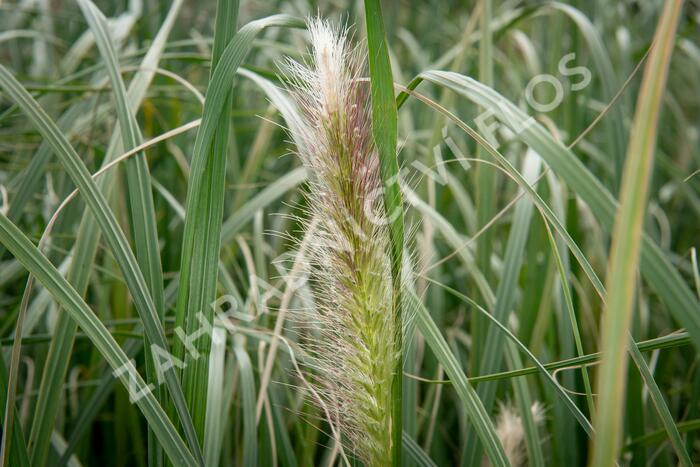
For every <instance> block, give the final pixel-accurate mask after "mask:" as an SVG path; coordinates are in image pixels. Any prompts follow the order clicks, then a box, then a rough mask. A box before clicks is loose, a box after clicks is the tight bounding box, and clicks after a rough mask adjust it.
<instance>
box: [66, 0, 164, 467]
mask: <svg viewBox="0 0 700 467" xmlns="http://www.w3.org/2000/svg"><path fill="white" fill-rule="evenodd" d="M78 5H79V6H80V8H81V9H82V11H83V15H84V16H85V18H86V19H87V21H88V25H89V26H90V29H91V30H92V31H93V34H94V36H95V40H96V42H97V47H98V49H99V51H100V54H101V55H102V58H103V60H104V62H105V67H106V68H107V74H108V75H109V80H110V82H111V84H112V90H113V92H114V98H115V101H116V107H117V120H118V122H119V127H120V130H121V135H122V147H123V149H124V150H125V151H128V150H131V149H133V148H135V147H136V146H138V145H139V144H140V143H141V135H140V130H139V128H138V123H137V122H136V118H135V117H134V115H133V114H132V113H131V109H130V108H129V99H128V95H127V92H126V86H125V85H124V81H123V80H122V77H121V73H120V71H119V59H118V58H117V53H116V51H115V50H114V46H113V41H112V38H111V37H110V35H109V32H108V30H107V24H106V19H105V17H104V15H102V13H101V12H100V11H99V9H98V8H97V7H96V6H95V5H94V4H93V3H92V2H91V1H90V0H78ZM124 164H125V166H126V181H127V186H128V193H129V208H130V211H129V212H130V214H131V219H130V221H131V222H130V225H131V232H132V236H133V239H134V243H135V246H136V259H137V261H138V263H139V266H140V267H141V271H142V273H143V275H144V278H145V280H146V283H147V284H148V288H149V292H150V294H151V297H152V298H153V304H154V305H155V308H156V312H157V313H158V317H159V318H160V322H161V323H162V322H163V319H164V318H165V309H164V297H163V270H162V266H161V261H160V251H159V246H158V232H157V229H156V214H155V208H154V206H153V193H152V192H151V183H150V173H149V170H148V163H147V162H146V156H145V154H144V153H140V154H137V155H136V156H135V157H130V158H129V159H127V160H126V161H125V163H124ZM145 352H146V374H147V378H146V380H147V381H148V382H149V383H156V382H157V379H158V377H157V374H156V370H155V368H154V367H153V356H152V354H151V352H150V345H149V342H148V341H146V342H145ZM155 393H156V398H157V399H158V400H159V402H161V403H162V402H163V401H164V399H165V398H164V392H163V391H162V389H161V388H160V387H158V389H157V390H156V392H155ZM148 441H149V443H148V459H149V465H151V466H158V465H161V464H162V452H161V450H160V447H159V446H157V445H155V444H156V443H155V441H156V440H155V437H154V435H153V433H152V430H150V428H149V430H148Z"/></svg>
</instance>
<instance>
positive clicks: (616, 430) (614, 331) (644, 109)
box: [592, 0, 697, 466]
mask: <svg viewBox="0 0 700 467" xmlns="http://www.w3.org/2000/svg"><path fill="white" fill-rule="evenodd" d="M682 4H683V2H682V1H681V0H673V1H669V2H666V4H665V7H664V9H663V13H662V14H661V18H660V19H659V24H658V27H657V30H656V35H655V47H654V49H653V50H652V52H651V55H650V57H649V60H648V62H647V64H646V67H645V71H644V78H643V80H642V85H641V88H640V91H639V96H638V100H637V107H636V110H635V117H634V121H633V124H632V130H631V132H630V144H629V151H628V155H627V159H626V161H625V167H624V172H623V176H622V187H621V190H620V204H619V206H618V208H617V212H616V220H615V225H614V228H613V232H612V245H611V247H610V260H609V262H608V271H607V277H606V282H607V290H608V291H609V294H608V300H607V304H606V307H605V312H604V314H603V317H602V320H601V328H602V338H601V353H602V355H603V357H602V360H601V365H600V370H599V373H598V384H597V389H598V391H597V392H598V399H599V403H598V412H597V413H596V418H595V424H596V436H595V439H594V442H593V454H592V462H593V464H594V465H599V466H608V465H609V466H612V465H614V464H615V463H616V462H617V457H618V450H619V448H620V442H621V431H622V409H623V407H624V401H625V394H624V391H625V380H626V378H625V376H626V367H627V355H626V349H627V342H628V340H627V334H628V331H629V326H630V320H631V316H632V310H633V307H634V301H635V288H636V279H637V277H636V276H637V267H638V265H639V252H640V249H641V242H642V231H643V225H644V219H645V213H646V202H647V193H648V190H649V178H650V175H651V169H652V167H653V161H654V152H655V149H656V134H657V130H658V118H659V111H660V109H661V102H662V97H663V94H664V89H665V87H666V79H667V76H668V67H669V63H670V61H671V55H672V51H673V46H674V43H675V31H676V25H677V23H678V17H679V15H680V12H681V7H682ZM684 311H688V312H690V311H691V309H688V310H684ZM696 316H697V315H696ZM691 335H692V330H691ZM635 355H636V354H635ZM684 460H685V461H686V462H688V465H689V464H690V459H689V458H687V457H686V458H685V459H684Z"/></svg>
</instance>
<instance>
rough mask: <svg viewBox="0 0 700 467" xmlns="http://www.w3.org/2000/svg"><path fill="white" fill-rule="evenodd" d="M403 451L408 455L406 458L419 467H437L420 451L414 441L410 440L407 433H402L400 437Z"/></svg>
mask: <svg viewBox="0 0 700 467" xmlns="http://www.w3.org/2000/svg"><path fill="white" fill-rule="evenodd" d="M402 442H403V450H404V452H405V453H406V454H407V455H408V456H407V457H408V458H409V459H411V460H412V461H413V462H415V465H417V466H419V467H437V464H435V462H433V460H432V459H431V458H430V457H429V456H428V454H427V453H426V452H425V451H424V450H423V449H421V447H420V446H419V445H418V443H416V441H415V440H414V439H413V438H411V437H410V436H409V435H408V433H406V432H405V431H404V432H403V436H402Z"/></svg>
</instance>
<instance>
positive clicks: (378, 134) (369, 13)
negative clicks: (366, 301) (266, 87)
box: [365, 0, 404, 467]
mask: <svg viewBox="0 0 700 467" xmlns="http://www.w3.org/2000/svg"><path fill="white" fill-rule="evenodd" d="M365 24H366V26H367V49H368V53H369V75H370V87H371V96H372V135H373V137H374V144H375V145H376V147H377V151H378V153H379V168H380V174H381V178H382V182H383V186H382V195H383V197H384V208H385V209H386V213H387V218H388V221H389V234H390V239H391V276H392V281H393V292H394V293H393V301H394V303H393V306H392V309H393V314H394V326H395V327H396V329H398V330H399V331H398V332H397V333H396V336H395V339H396V345H395V351H396V355H397V363H396V369H395V370H394V378H393V380H392V382H391V397H392V401H391V404H392V409H391V425H392V433H391V439H392V454H391V458H392V465H393V466H394V467H399V466H400V465H401V433H402V429H401V427H402V426H403V424H402V417H401V411H402V402H401V397H402V390H401V389H402V382H403V371H402V370H403V352H402V331H401V330H402V329H403V325H402V322H403V320H402V312H401V304H402V300H401V267H402V264H403V261H402V259H401V257H402V255H403V248H404V225H403V202H402V200H401V188H400V187H399V179H398V178H399V163H398V159H397V154H396V144H397V138H398V123H397V120H398V115H397V108H396V99H395V98H394V79H393V77H392V74H391V62H390V60H389V45H388V42H387V37H386V33H385V31H384V20H383V18H382V8H381V5H380V2H379V0H365Z"/></svg>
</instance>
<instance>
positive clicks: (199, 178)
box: [175, 2, 303, 439]
mask: <svg viewBox="0 0 700 467" xmlns="http://www.w3.org/2000/svg"><path fill="white" fill-rule="evenodd" d="M232 6H233V3H231V4H229V3H228V2H223V3H221V4H220V11H219V14H221V15H224V18H226V21H229V20H230V14H231V10H229V8H230V7H232ZM227 15H228V16H227ZM226 21H224V20H223V19H222V21H221V25H220V28H217V35H218V36H220V37H221V39H218V40H219V41H220V40H224V39H226V36H221V34H226V35H228V33H229V32H230V31H228V32H227V29H226V28H227V27H229V26H230V25H229V26H227V25H226V24H225V23H226ZM218 24H219V23H218V22H217V25H218ZM302 25H303V23H302V22H300V21H299V20H297V19H295V18H292V17H290V16H286V15H276V16H270V17H267V18H263V19H259V20H255V21H252V22H250V23H248V24H246V25H245V26H243V27H242V28H241V29H240V30H239V31H238V32H237V33H236V34H235V36H233V38H232V39H231V40H230V42H229V41H228V40H224V44H228V45H227V46H226V48H225V49H224V50H223V52H221V57H220V58H219V60H218V64H216V66H215V67H214V68H213V74H212V77H211V80H210V83H209V86H208V88H207V95H206V99H205V103H204V110H203V115H202V123H201V125H200V127H199V130H198V132H197V137H196V139H195V143H194V150H193V154H192V167H191V172H190V178H189V182H188V186H187V201H186V209H185V213H186V214H185V216H186V217H185V230H184V237H183V244H182V259H181V265H180V289H179V293H178V300H177V311H176V313H177V315H176V326H180V327H182V328H183V329H184V330H185V333H186V334H187V335H191V334H192V333H193V332H195V331H196V329H197V328H198V327H199V326H200V324H199V321H198V320H197V313H199V312H201V313H202V315H203V316H204V318H205V319H207V320H208V321H209V322H212V317H213V309H212V307H211V306H210V304H211V303H212V302H213V301H214V298H215V296H214V295H215V291H216V280H217V276H218V259H219V246H220V243H219V242H220V236H221V230H222V226H221V224H222V216H223V196H224V185H223V183H224V174H225V167H226V157H227V151H226V145H227V143H228V136H227V135H228V132H227V131H228V130H227V129H228V125H229V119H228V118H226V117H227V115H228V109H229V107H230V105H229V103H230V100H229V96H230V94H231V88H232V83H233V78H234V76H235V74H236V70H237V69H238V67H239V66H240V64H241V63H242V62H243V60H244V58H245V57H246V55H247V54H248V52H249V51H250V48H251V47H252V44H253V39H254V38H255V37H256V35H257V34H258V33H259V32H260V31H262V30H263V29H264V28H266V27H270V26H279V27H301V26H302ZM216 40H217V39H215V41H216ZM222 46H223V44H222ZM218 50H219V49H217V51H218ZM224 123H225V124H226V130H224V128H223V126H222V125H223V124H224ZM217 135H218V136H217ZM195 345H196V347H197V351H198V353H199V355H200V358H198V359H196V360H193V361H189V360H187V359H189V358H190V357H188V356H187V357H186V356H185V355H184V347H183V346H182V345H181V344H178V345H177V346H176V348H175V350H176V355H177V356H178V357H183V358H186V360H185V362H186V363H187V367H186V368H185V370H184V372H183V375H182V382H183V386H184V388H185V394H186V398H187V403H188V406H189V407H190V409H191V410H192V414H193V417H194V420H195V427H196V430H197V433H198V436H199V437H200V439H201V438H202V437H203V435H204V426H205V416H206V393H207V391H206V385H207V371H208V355H209V347H210V340H209V337H208V336H202V337H201V338H199V339H197V341H196V343H195Z"/></svg>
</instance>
